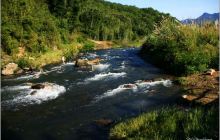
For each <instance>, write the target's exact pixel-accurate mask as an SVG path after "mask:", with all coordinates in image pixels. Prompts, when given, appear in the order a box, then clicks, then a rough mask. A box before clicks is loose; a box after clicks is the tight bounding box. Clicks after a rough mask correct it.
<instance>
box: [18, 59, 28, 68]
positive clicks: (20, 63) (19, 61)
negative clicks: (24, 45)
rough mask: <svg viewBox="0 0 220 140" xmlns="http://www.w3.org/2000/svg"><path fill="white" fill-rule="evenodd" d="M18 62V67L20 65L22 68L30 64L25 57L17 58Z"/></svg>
mask: <svg viewBox="0 0 220 140" xmlns="http://www.w3.org/2000/svg"><path fill="white" fill-rule="evenodd" d="M17 64H18V67H20V68H25V67H29V66H30V63H29V62H28V60H27V59H25V58H20V59H18V60H17Z"/></svg>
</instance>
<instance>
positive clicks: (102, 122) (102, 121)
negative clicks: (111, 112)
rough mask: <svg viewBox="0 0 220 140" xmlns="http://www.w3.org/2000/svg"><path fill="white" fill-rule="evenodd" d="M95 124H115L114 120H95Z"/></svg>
mask: <svg viewBox="0 0 220 140" xmlns="http://www.w3.org/2000/svg"><path fill="white" fill-rule="evenodd" d="M95 123H96V124H97V125H99V126H109V125H110V124H112V123H113V120H111V119H99V120H95Z"/></svg>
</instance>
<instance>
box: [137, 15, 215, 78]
mask: <svg viewBox="0 0 220 140" xmlns="http://www.w3.org/2000/svg"><path fill="white" fill-rule="evenodd" d="M141 52H142V55H143V56H150V57H151V58H152V60H153V62H154V63H155V64H156V65H158V66H160V67H162V68H164V69H166V70H168V71H170V72H172V73H174V74H177V75H184V74H192V73H196V72H201V71H204V70H206V69H207V68H218V59H219V51H218V29H217V28H216V27H215V26H214V25H211V24H206V25H204V26H202V27H198V26H184V25H181V24H180V23H176V22H173V21H170V20H168V19H164V20H163V21H162V22H161V23H160V24H159V25H158V26H157V27H156V29H155V30H154V32H153V33H152V34H150V35H149V36H148V38H147V41H146V42H145V43H144V44H143V47H142V51H141Z"/></svg>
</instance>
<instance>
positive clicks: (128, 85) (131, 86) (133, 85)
mask: <svg viewBox="0 0 220 140" xmlns="http://www.w3.org/2000/svg"><path fill="white" fill-rule="evenodd" d="M133 87H136V85H135V84H125V85H123V88H133Z"/></svg>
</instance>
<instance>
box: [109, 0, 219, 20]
mask: <svg viewBox="0 0 220 140" xmlns="http://www.w3.org/2000/svg"><path fill="white" fill-rule="evenodd" d="M106 1H111V2H116V3H121V4H125V5H134V6H136V7H139V8H146V7H152V8H154V9H157V10H158V11H160V12H164V13H170V14H171V15H172V16H174V17H177V18H178V19H180V20H182V19H186V18H197V17H199V16H200V15H202V14H203V13H204V12H207V13H217V12H218V11H219V7H218V6H219V0H106Z"/></svg>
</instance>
